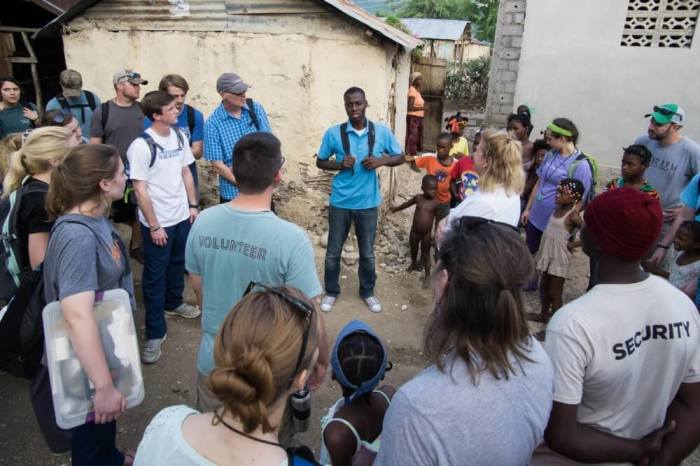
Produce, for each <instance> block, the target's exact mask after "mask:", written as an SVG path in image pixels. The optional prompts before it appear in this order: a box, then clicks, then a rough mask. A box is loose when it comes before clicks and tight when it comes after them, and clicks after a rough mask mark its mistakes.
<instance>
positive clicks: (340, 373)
mask: <svg viewBox="0 0 700 466" xmlns="http://www.w3.org/2000/svg"><path fill="white" fill-rule="evenodd" d="M331 368H332V369H333V375H332V378H333V380H335V381H336V382H338V384H339V385H340V388H341V390H342V391H343V397H342V398H340V399H339V400H338V401H336V402H335V403H334V404H333V406H331V407H330V408H329V409H328V413H327V414H326V415H325V416H323V417H322V418H321V454H320V461H321V464H324V465H330V464H333V465H339V464H352V465H353V466H370V465H372V463H374V458H375V456H376V455H377V451H379V436H380V434H381V432H382V423H383V422H384V414H385V413H386V411H387V409H389V404H390V403H391V398H392V397H393V396H394V393H396V389H395V388H394V387H392V386H390V385H384V386H382V387H381V388H380V389H378V390H377V389H376V387H377V385H379V382H381V381H382V380H383V379H384V373H385V372H386V371H388V370H389V369H391V363H389V362H388V361H387V353H386V348H385V347H384V344H383V343H382V341H381V340H380V339H379V337H378V336H377V334H376V333H375V332H374V330H373V329H372V327H370V326H369V325H367V324H366V323H364V322H361V321H359V320H353V321H351V322H350V323H348V324H347V325H346V326H345V327H344V328H343V329H342V330H341V331H340V335H338V338H337V339H336V340H335V345H333V351H332V353H331Z"/></svg>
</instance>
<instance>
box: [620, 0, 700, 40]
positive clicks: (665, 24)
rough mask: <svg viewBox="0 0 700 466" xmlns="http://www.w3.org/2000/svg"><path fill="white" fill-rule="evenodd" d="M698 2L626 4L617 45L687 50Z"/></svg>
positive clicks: (640, 0) (668, 0)
mask: <svg viewBox="0 0 700 466" xmlns="http://www.w3.org/2000/svg"><path fill="white" fill-rule="evenodd" d="M699 11H700V0H629V6H628V7H627V19H626V20H625V26H624V29H623V31H622V42H621V45H623V46H625V47H685V48H690V45H691V44H692V42H693V36H694V34H695V26H696V23H697V20H698V12H699Z"/></svg>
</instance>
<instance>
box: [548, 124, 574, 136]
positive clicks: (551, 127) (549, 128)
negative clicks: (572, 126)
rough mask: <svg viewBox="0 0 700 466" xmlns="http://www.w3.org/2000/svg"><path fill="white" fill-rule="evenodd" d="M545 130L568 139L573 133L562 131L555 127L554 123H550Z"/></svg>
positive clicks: (560, 128) (559, 127)
mask: <svg viewBox="0 0 700 466" xmlns="http://www.w3.org/2000/svg"><path fill="white" fill-rule="evenodd" d="M547 129H548V130H550V131H551V132H553V133H556V134H559V135H561V136H566V137H568V138H570V137H573V136H574V133H572V132H571V131H569V130H568V129H564V128H562V127H561V126H557V125H555V124H554V122H552V123H550V124H548V125H547Z"/></svg>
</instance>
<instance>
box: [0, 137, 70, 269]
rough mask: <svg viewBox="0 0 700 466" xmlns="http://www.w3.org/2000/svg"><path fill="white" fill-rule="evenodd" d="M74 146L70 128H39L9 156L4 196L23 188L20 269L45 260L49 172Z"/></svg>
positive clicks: (19, 220) (49, 224)
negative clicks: (45, 205) (45, 206)
mask: <svg viewBox="0 0 700 466" xmlns="http://www.w3.org/2000/svg"><path fill="white" fill-rule="evenodd" d="M76 145H77V142H76V140H75V138H74V137H73V135H72V133H71V131H70V130H69V129H66V128H39V129H36V130H34V131H32V132H31V133H29V136H27V138H26V140H25V141H24V144H23V145H22V147H21V148H20V149H19V150H18V151H16V152H14V153H13V154H12V155H11V156H10V163H9V168H8V171H7V174H6V175H5V179H4V181H3V188H4V193H3V197H8V196H9V195H10V194H11V193H12V192H13V191H16V190H18V189H20V188H21V189H22V191H21V194H20V195H21V201H20V209H19V212H18V215H19V217H18V225H17V229H18V236H19V244H20V250H21V257H20V258H19V259H20V269H22V268H30V269H33V268H35V267H36V266H38V265H39V264H41V263H42V262H43V261H44V255H45V254H46V245H47V243H48V241H49V231H50V230H51V225H52V223H51V222H50V221H49V218H48V215H47V214H46V210H45V208H44V203H45V201H46V193H47V191H48V190H49V184H50V182H51V173H53V171H54V169H55V168H56V167H57V166H58V165H59V164H60V163H61V161H62V160H63V158H64V156H65V155H66V153H67V152H68V151H69V150H70V149H71V147H74V146H76Z"/></svg>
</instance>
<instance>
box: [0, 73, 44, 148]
mask: <svg viewBox="0 0 700 466" xmlns="http://www.w3.org/2000/svg"><path fill="white" fill-rule="evenodd" d="M0 83H1V84H0V138H4V137H5V136H7V135H8V134H11V133H22V132H24V131H25V130H27V129H28V128H31V127H33V126H34V123H35V122H36V120H37V119H38V118H39V114H38V113H37V110H36V105H34V104H33V103H31V102H29V103H25V102H22V87H21V86H20V84H19V82H18V81H17V80H16V79H15V78H11V77H6V78H0Z"/></svg>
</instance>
